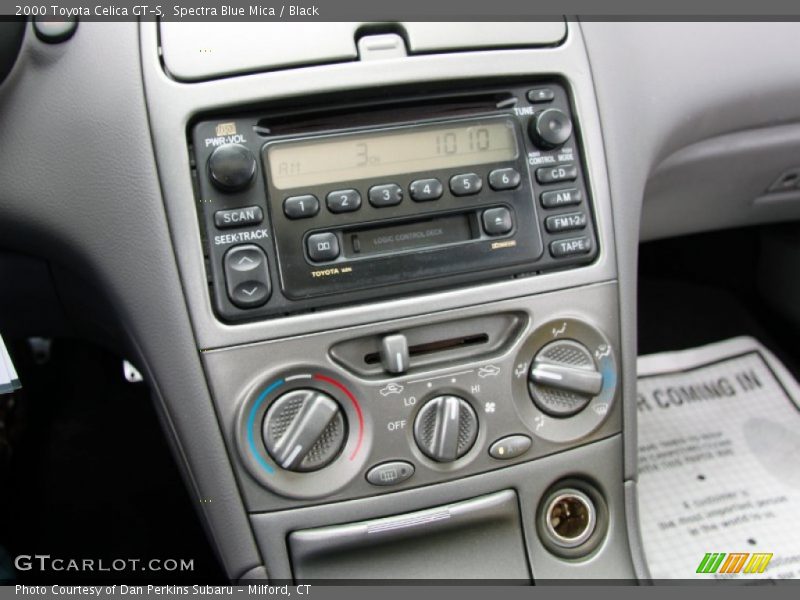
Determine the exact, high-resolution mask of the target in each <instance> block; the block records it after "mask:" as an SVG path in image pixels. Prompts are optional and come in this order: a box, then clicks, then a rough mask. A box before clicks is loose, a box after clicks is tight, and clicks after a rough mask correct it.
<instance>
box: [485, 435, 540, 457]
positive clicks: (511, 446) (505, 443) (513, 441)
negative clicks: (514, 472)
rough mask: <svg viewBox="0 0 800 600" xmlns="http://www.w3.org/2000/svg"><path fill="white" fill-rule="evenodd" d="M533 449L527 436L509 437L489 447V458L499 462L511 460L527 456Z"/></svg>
mask: <svg viewBox="0 0 800 600" xmlns="http://www.w3.org/2000/svg"><path fill="white" fill-rule="evenodd" d="M530 447H531V438H529V437H528V436H527V435H509V436H506V437H504V438H500V439H499V440H497V441H496V442H495V443H494V444H492V445H491V446H489V456H491V457H492V458H496V459H498V460H511V459H512V458H517V457H518V456H522V455H523V454H525V453H526V452H527V451H528V450H529V449H530Z"/></svg>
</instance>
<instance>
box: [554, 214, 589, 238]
mask: <svg viewBox="0 0 800 600" xmlns="http://www.w3.org/2000/svg"><path fill="white" fill-rule="evenodd" d="M585 227H586V213H582V212H573V213H566V214H563V215H553V216H552V217H547V218H546V219H545V220H544V228H545V229H547V231H548V232H549V233H559V232H561V231H575V230H576V229H584V228H585Z"/></svg>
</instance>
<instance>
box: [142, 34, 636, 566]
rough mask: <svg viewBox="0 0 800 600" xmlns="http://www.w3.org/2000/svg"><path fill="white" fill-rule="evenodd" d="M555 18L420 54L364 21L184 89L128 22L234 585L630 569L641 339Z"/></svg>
mask: <svg viewBox="0 0 800 600" xmlns="http://www.w3.org/2000/svg"><path fill="white" fill-rule="evenodd" d="M441 25H444V24H441ZM564 25H565V27H564V35H563V37H562V38H558V35H556V38H554V39H551V40H550V41H549V42H548V43H546V44H545V43H541V42H537V41H536V40H535V39H534V38H535V37H536V36H532V38H531V39H530V40H529V47H527V48H517V49H492V48H491V47H487V46H486V45H482V47H481V49H477V48H471V47H470V44H471V41H470V39H469V38H465V39H462V40H461V41H460V42H458V43H459V44H462V45H463V47H461V46H458V45H456V47H455V48H456V51H453V52H447V53H443V52H439V53H437V52H436V51H431V52H430V53H420V54H415V52H414V45H413V40H414V39H417V38H415V33H414V32H415V26H414V24H406V25H405V27H406V28H407V31H406V36H405V37H403V36H399V35H397V33H396V32H394V31H392V32H381V31H375V30H373V29H369V28H368V29H356V32H357V36H356V37H357V49H358V56H357V57H355V58H353V59H352V60H351V61H350V62H344V63H341V62H337V63H336V64H328V65H322V66H311V65H307V66H301V67H298V66H297V65H294V64H293V65H292V66H291V68H289V67H286V68H283V69H279V70H270V68H269V67H268V66H266V65H265V66H264V67H263V71H264V72H254V73H251V74H248V75H240V76H228V78H220V76H219V72H220V70H221V71H222V72H224V71H225V69H226V68H227V67H226V65H224V64H223V65H219V64H215V65H214V71H213V73H212V72H211V71H210V72H209V80H207V81H199V82H198V81H193V82H186V81H179V80H178V78H176V77H174V76H172V75H170V73H169V72H168V69H165V67H164V65H163V64H161V62H160V61H159V60H157V59H155V58H154V57H153V52H154V49H155V47H156V46H157V45H158V40H157V37H156V31H155V29H156V28H157V25H152V27H151V25H149V24H143V25H142V27H143V29H142V52H143V55H144V57H145V60H144V75H145V83H146V87H147V89H148V103H149V104H150V108H151V110H150V113H151V120H152V129H153V131H154V136H155V137H154V142H155V148H156V154H157V157H158V160H159V168H160V171H161V173H162V183H163V190H164V195H165V204H166V207H167V213H168V215H169V217H170V228H171V231H172V234H173V236H174V243H175V250H176V255H177V256H178V260H179V264H180V266H181V272H182V278H183V282H182V283H183V286H184V292H185V294H186V297H187V304H188V307H189V311H190V314H191V316H192V320H193V324H194V327H195V333H196V336H197V341H198V350H199V351H200V352H201V356H202V360H203V365H204V368H205V371H206V377H207V381H208V386H209V388H210V391H211V395H212V398H213V401H214V406H213V410H214V411H215V414H216V417H217V419H218V422H219V427H220V432H221V435H222V439H223V441H224V446H225V453H226V456H227V460H226V461H225V462H224V464H223V465H222V466H220V465H216V467H215V468H224V469H229V470H230V471H231V472H232V473H233V475H234V477H235V481H236V487H237V489H235V490H230V489H226V490H224V494H226V495H227V496H228V497H230V494H232V493H233V494H235V495H236V496H237V499H238V500H239V501H240V503H241V504H239V505H236V504H230V503H228V504H227V505H223V506H219V505H216V506H213V508H212V505H213V502H214V500H213V498H211V502H209V503H208V508H207V509H206V508H205V507H204V509H205V510H207V512H206V516H207V519H208V522H209V525H210V529H211V530H212V532H213V533H212V535H213V536H214V538H215V539H216V540H217V543H218V546H219V548H220V552H221V554H222V555H223V556H225V555H226V554H227V555H228V557H229V559H228V565H229V566H228V569H229V571H230V574H231V576H232V577H238V578H244V579H259V578H267V577H268V578H270V579H273V580H296V581H313V580H329V579H347V580H354V579H358V580H360V579H374V578H391V579H394V580H399V579H408V580H416V579H426V578H446V579H465V578H489V579H502V580H518V581H537V580H538V581H542V580H547V579H557V578H564V577H568V578H601V577H602V578H632V577H634V576H635V574H634V570H633V564H634V562H635V561H636V560H637V559H636V554H637V552H638V549H637V547H636V544H637V542H636V536H635V533H634V534H632V533H631V531H630V528H629V526H628V523H629V521H630V519H631V508H630V502H631V497H632V496H631V492H630V489H631V488H630V486H629V485H628V483H626V481H627V480H628V479H629V478H630V472H631V466H630V464H629V462H628V460H627V459H626V453H628V454H630V452H631V448H632V443H631V439H632V438H630V435H631V434H630V432H629V430H628V423H629V419H628V417H629V416H630V415H631V414H633V413H632V412H631V411H632V410H633V398H634V397H633V396H632V395H631V389H632V387H631V386H632V385H633V382H632V377H633V372H632V369H633V367H634V365H633V364H632V363H631V356H630V352H631V348H630V345H629V344H630V342H629V340H630V333H629V332H628V331H627V330H626V329H625V327H627V325H625V323H624V321H621V319H620V285H621V283H620V280H619V278H618V274H617V268H616V257H615V248H614V236H613V225H612V202H611V198H610V197H609V194H608V184H607V180H606V174H605V168H604V159H603V147H602V138H601V136H600V128H599V120H598V117H597V113H596V106H595V103H594V96H593V93H594V91H593V86H592V82H591V77H590V71H589V68H588V60H587V57H586V55H585V49H584V47H583V45H582V42H581V38H580V30H579V28H578V27H577V25H576V24H574V23H569V24H566V23H565V24H564ZM264 26H265V27H266V26H267V25H264ZM530 26H531V29H532V30H535V29H536V27H535V24H531V25H530ZM452 27H455V26H454V25H453V26H452ZM509 27H511V26H509ZM547 27H548V28H549V29H547V34H548V35H553V31H554V29H553V24H552V23H550V24H548V25H547ZM512 29H513V28H512ZM346 30H347V28H343V27H341V26H340V27H337V28H336V32H337V33H336V35H345V34H346V35H350V34H351V33H352V32H350V33H347V31H346ZM332 31H333V30H332ZM342 31H345V34H343V33H342ZM420 31H421V29H420ZM448 31H450V33H451V34H452V35H453V36H454V37H453V38H452V39H459V38H458V36H457V35H456V34H455V33H453V31H451V30H448ZM515 31H517V30H516V29H515ZM540 33H541V34H542V35H544V32H540ZM184 34H185V31H184ZM374 38H381V43H382V45H381V44H377V45H371V42H373V41H374ZM176 39H177V38H176V35H175V32H174V31H172V32H170V31H166V32H165V37H164V40H167V41H168V44H167V45H166V46H164V47H162V52H164V53H165V56H166V64H167V65H169V64H170V60H171V59H170V55H169V52H170V51H171V50H170V48H176V47H179V41H176ZM398 40H399V41H398ZM404 40H405V41H404ZM409 40H410V41H409ZM184 43H185V44H189V43H190V42H189V41H188V38H185V39H184ZM239 43H240V44H241V41H240V42H239ZM309 43H311V41H309ZM455 43H456V42H453V44H455ZM391 44H394V46H393V48H394V51H392V52H391V53H390V55H388V56H384V55H383V54H382V52H383V50H380V51H375V50H370V48H372V47H373V46H374V47H375V48H387V47H389V46H390V45H391ZM498 45H502V44H498ZM489 46H491V44H490V45H489ZM537 46H542V47H537ZM450 50H452V48H450ZM172 52H175V51H174V50H173V51H172ZM376 52H377V54H376ZM172 56H173V58H172V60H175V58H174V57H175V56H176V54H173V55H172ZM148 58H149V59H152V60H148ZM173 64H175V63H173ZM258 64H259V63H258V61H255V62H254V60H253V57H252V56H251V57H249V59H248V65H250V68H251V69H255V70H256V71H258V66H257V65H258ZM254 65H255V66H254ZM231 69H232V70H233V71H235V68H234V66H231ZM198 77H202V75H200V76H198ZM180 435H191V432H186V431H185V432H179V436H180ZM188 462H189V468H190V470H191V471H192V472H193V473H198V472H205V474H206V475H208V473H207V471H208V469H207V467H206V466H204V464H202V463H201V462H198V461H192V459H191V457H190V458H189V461H188ZM210 489H213V482H212V483H211V488H210ZM238 506H241V509H240V508H238ZM224 522H235V523H237V527H238V528H239V529H237V533H235V534H234V533H233V532H232V531H228V532H226V531H225V530H224V527H223V528H220V524H221V523H224ZM243 523H244V531H246V532H249V533H250V535H251V536H252V537H251V538H250V539H249V540H248V542H246V543H244V545H242V539H241V538H242V537H243V536H245V537H246V535H247V533H242V531H243V529H242V524H243ZM253 542H254V546H255V547H256V548H257V552H256V553H255V554H247V553H246V552H245V551H243V550H242V548H248V547H249V546H248V543H253ZM631 542H633V545H631ZM237 544H238V546H237ZM235 546H236V547H235ZM234 547H235V548H234ZM234 557H235V558H234Z"/></svg>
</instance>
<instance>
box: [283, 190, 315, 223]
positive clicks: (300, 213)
mask: <svg viewBox="0 0 800 600" xmlns="http://www.w3.org/2000/svg"><path fill="white" fill-rule="evenodd" d="M318 212H319V200H317V197H316V196H312V195H311V194H306V195H305V196H291V197H289V198H286V200H284V201H283V214H285V215H286V216H287V217H289V218H290V219H306V218H308V217H313V216H314V215H316V214H317V213H318Z"/></svg>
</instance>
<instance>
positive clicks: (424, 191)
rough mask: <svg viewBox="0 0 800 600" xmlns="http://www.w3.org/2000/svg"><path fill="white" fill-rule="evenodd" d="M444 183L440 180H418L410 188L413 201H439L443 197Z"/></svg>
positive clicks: (409, 191)
mask: <svg viewBox="0 0 800 600" xmlns="http://www.w3.org/2000/svg"><path fill="white" fill-rule="evenodd" d="M442 192H443V188H442V182H441V181H439V180H438V179H417V180H416V181H412V182H411V185H410V186H409V187H408V193H409V195H410V196H411V199H412V200H414V201H416V202H426V201H428V200H438V199H439V198H441V197H442Z"/></svg>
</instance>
